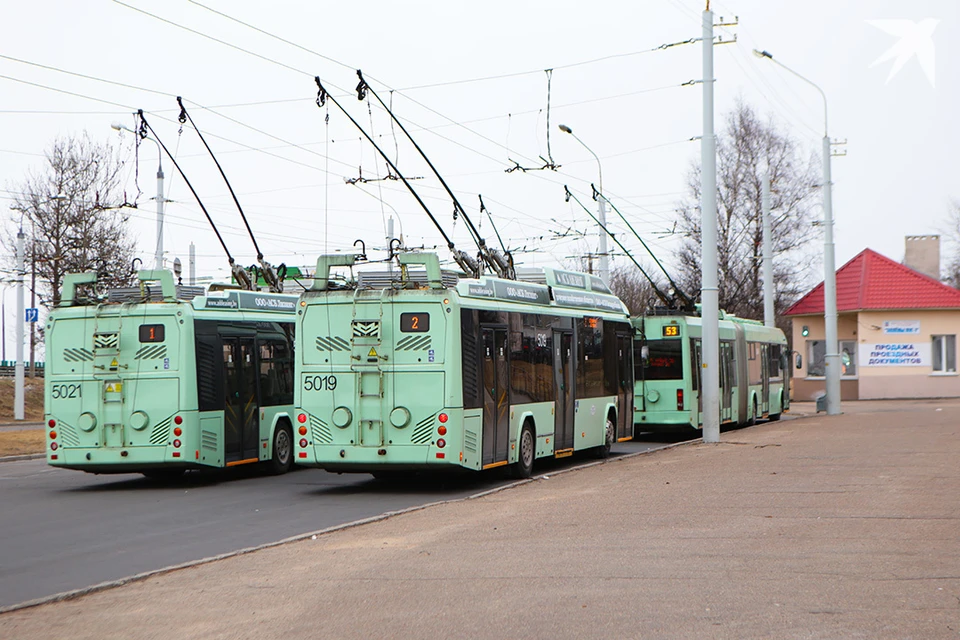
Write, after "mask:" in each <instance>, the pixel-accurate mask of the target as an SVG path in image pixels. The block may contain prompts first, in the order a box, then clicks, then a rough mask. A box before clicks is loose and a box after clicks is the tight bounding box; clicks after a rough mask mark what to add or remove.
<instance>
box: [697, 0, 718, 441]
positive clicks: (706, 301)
mask: <svg viewBox="0 0 960 640" xmlns="http://www.w3.org/2000/svg"><path fill="white" fill-rule="evenodd" d="M702 38H703V40H702V42H701V44H702V45H703V137H702V138H701V140H700V155H701V163H702V172H701V173H702V175H701V180H702V184H701V189H700V198H701V200H700V216H701V218H700V228H701V254H702V260H703V262H702V266H701V274H702V283H701V290H700V301H701V311H700V317H701V322H702V325H703V337H702V342H701V361H702V367H703V368H702V369H701V374H702V375H701V377H700V381H701V384H700V394H701V397H702V398H703V413H702V418H703V441H704V442H720V298H719V289H718V284H717V279H718V266H717V142H716V138H715V137H714V132H713V83H714V79H713V12H712V11H710V4H709V2H708V3H707V8H706V10H705V11H704V12H703V36H702Z"/></svg>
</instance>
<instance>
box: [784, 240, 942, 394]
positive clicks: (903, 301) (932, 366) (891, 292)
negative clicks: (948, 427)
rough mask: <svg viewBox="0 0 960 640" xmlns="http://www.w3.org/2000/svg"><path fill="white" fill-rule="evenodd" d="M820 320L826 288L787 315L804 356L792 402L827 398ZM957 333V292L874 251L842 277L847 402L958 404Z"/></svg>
mask: <svg viewBox="0 0 960 640" xmlns="http://www.w3.org/2000/svg"><path fill="white" fill-rule="evenodd" d="M910 239H911V238H908V242H909V240H910ZM823 312H824V303H823V283H822V282H821V283H820V284H818V285H817V286H816V287H814V288H813V290H812V291H810V292H809V293H807V294H806V295H805V296H803V297H802V298H800V300H798V301H797V302H796V303H795V304H794V305H793V306H791V307H790V308H789V309H787V310H786V312H785V313H784V315H787V316H791V317H792V321H793V349H794V351H795V352H797V353H798V354H801V356H802V358H801V361H802V363H801V365H802V366H801V367H800V368H799V369H797V370H795V376H794V383H793V397H794V399H795V400H812V399H814V398H816V397H817V396H819V395H821V394H822V393H823V392H824V387H825V378H824V375H825V366H826V363H825V359H824V356H825V352H826V341H825V333H824V322H823ZM958 333H960V290H957V289H954V288H952V287H948V286H947V285H945V284H943V283H941V282H940V281H938V280H937V279H936V278H933V277H931V276H929V275H925V274H923V273H920V272H919V271H916V270H914V269H911V268H910V267H908V266H906V265H903V264H900V263H899V262H895V261H893V260H891V259H890V258H887V257H886V256H882V255H880V254H879V253H877V252H876V251H873V250H871V249H865V250H863V251H862V252H860V253H859V254H857V255H856V256H854V258H853V259H852V260H850V261H849V262H847V263H846V264H845V265H843V266H842V267H840V269H838V270H837V334H838V338H839V342H840V356H841V358H840V359H841V367H842V370H841V378H840V396H841V398H842V399H843V400H856V399H876V398H921V397H927V398H930V397H954V396H960V377H958V375H957V334H958Z"/></svg>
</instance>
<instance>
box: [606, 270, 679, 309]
mask: <svg viewBox="0 0 960 640" xmlns="http://www.w3.org/2000/svg"><path fill="white" fill-rule="evenodd" d="M644 271H646V272H647V273H648V274H653V273H654V270H653V269H648V268H647V267H646V266H644ZM651 277H652V278H653V279H654V282H656V285H657V288H659V289H660V290H661V291H663V292H667V291H669V286H668V285H667V284H666V283H665V282H664V281H663V280H662V279H659V278H656V277H654V276H653V275H651ZM609 284H610V290H611V291H613V293H614V294H616V296H617V297H618V298H620V300H622V301H623V303H624V304H625V305H627V309H629V310H630V315H634V316H639V315H643V314H644V313H648V312H650V311H652V310H653V308H654V307H658V306H663V304H664V303H663V302H662V301H661V300H660V298H659V296H657V294H656V292H655V291H654V288H653V285H652V284H651V283H650V281H649V280H647V279H646V278H645V277H644V276H643V274H641V273H640V271H639V270H637V268H636V266H634V265H632V264H631V265H621V266H619V267H615V268H614V269H613V271H612V272H611V273H610V282H609Z"/></svg>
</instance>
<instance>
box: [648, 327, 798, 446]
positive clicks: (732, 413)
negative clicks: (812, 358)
mask: <svg viewBox="0 0 960 640" xmlns="http://www.w3.org/2000/svg"><path fill="white" fill-rule="evenodd" d="M720 314H721V315H720V321H719V325H720V422H721V424H736V425H745V424H753V423H754V422H755V421H756V420H757V418H767V419H769V420H779V419H780V414H781V413H782V412H783V411H785V410H787V409H788V408H789V402H790V399H789V393H788V390H787V382H786V381H787V377H788V376H789V373H790V368H789V366H788V363H787V360H788V353H789V347H788V346H787V340H786V337H784V335H783V332H782V331H780V330H779V329H777V328H775V327H766V326H764V325H763V323H762V322H758V321H756V320H747V319H744V318H738V317H736V316H732V315H727V314H726V313H724V312H722V311H721V312H720ZM633 322H634V325H635V326H636V328H637V329H638V332H639V333H640V334H641V337H640V338H639V339H638V340H637V342H636V343H635V349H636V352H635V363H636V373H635V378H636V383H635V384H636V389H635V393H636V399H635V409H634V416H635V417H634V422H635V427H636V429H637V430H638V431H639V430H641V429H647V430H649V429H658V430H660V429H668V430H669V429H700V428H701V427H702V425H703V415H702V411H703V403H702V401H701V399H700V392H699V389H700V369H701V367H700V363H701V357H700V353H701V351H700V349H701V339H702V335H703V329H702V327H703V323H702V320H701V318H700V316H691V315H683V314H680V313H675V314H670V313H667V314H664V315H652V316H643V317H639V318H634V320H633Z"/></svg>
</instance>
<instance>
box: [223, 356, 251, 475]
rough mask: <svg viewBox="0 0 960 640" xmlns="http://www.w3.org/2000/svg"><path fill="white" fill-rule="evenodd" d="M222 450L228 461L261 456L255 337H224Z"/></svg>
mask: <svg viewBox="0 0 960 640" xmlns="http://www.w3.org/2000/svg"><path fill="white" fill-rule="evenodd" d="M223 367H224V385H223V388H224V393H225V394H226V397H225V398H224V406H223V431H224V443H223V453H224V457H225V458H226V462H228V463H229V462H235V461H237V460H249V459H252V458H257V457H259V454H258V452H257V441H258V439H259V433H260V426H259V423H258V415H259V406H258V404H257V363H256V354H255V348H254V341H253V338H233V337H224V338H223Z"/></svg>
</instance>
